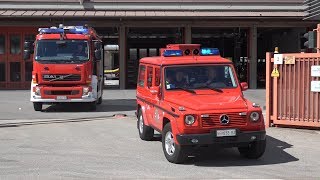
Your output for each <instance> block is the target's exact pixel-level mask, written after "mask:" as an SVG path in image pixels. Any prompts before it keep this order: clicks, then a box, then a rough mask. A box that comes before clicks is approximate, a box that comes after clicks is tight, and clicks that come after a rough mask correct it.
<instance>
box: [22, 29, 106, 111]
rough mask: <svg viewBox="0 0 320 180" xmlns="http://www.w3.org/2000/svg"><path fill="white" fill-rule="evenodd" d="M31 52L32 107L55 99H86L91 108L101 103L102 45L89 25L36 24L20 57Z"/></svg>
mask: <svg viewBox="0 0 320 180" xmlns="http://www.w3.org/2000/svg"><path fill="white" fill-rule="evenodd" d="M31 55H33V71H32V82H31V98H30V100H31V102H33V106H34V110H35V111H41V110H42V105H43V104H56V103H87V104H88V107H89V108H90V109H91V110H95V109H96V105H97V104H101V103H102V94H103V83H104V81H103V79H104V78H103V49H102V41H101V39H100V38H99V37H98V35H97V33H96V32H95V30H94V29H93V28H90V27H84V26H63V25H60V26H59V27H51V28H39V34H38V35H37V37H36V40H35V42H25V44H24V59H29V58H30V56H31Z"/></svg>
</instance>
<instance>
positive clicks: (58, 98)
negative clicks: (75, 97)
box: [57, 96, 67, 100]
mask: <svg viewBox="0 0 320 180" xmlns="http://www.w3.org/2000/svg"><path fill="white" fill-rule="evenodd" d="M66 99H67V96H57V100H66Z"/></svg>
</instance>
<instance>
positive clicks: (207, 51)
mask: <svg viewBox="0 0 320 180" xmlns="http://www.w3.org/2000/svg"><path fill="white" fill-rule="evenodd" d="M219 54H220V52H219V49H217V48H202V49H201V50H200V55H202V56H210V55H219Z"/></svg>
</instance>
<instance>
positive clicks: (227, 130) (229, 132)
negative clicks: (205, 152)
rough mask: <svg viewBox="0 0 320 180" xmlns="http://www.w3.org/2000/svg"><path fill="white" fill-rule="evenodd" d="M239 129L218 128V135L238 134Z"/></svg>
mask: <svg viewBox="0 0 320 180" xmlns="http://www.w3.org/2000/svg"><path fill="white" fill-rule="evenodd" d="M236 135H237V131H236V130H235V129H225V130H217V137H228V136H236Z"/></svg>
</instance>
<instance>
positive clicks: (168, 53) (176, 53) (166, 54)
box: [163, 50, 183, 57]
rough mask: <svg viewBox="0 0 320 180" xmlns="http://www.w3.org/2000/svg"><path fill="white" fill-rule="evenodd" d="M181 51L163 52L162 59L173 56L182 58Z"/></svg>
mask: <svg viewBox="0 0 320 180" xmlns="http://www.w3.org/2000/svg"><path fill="white" fill-rule="evenodd" d="M182 55H183V52H182V50H164V52H163V56H164V57H173V56H182Z"/></svg>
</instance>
